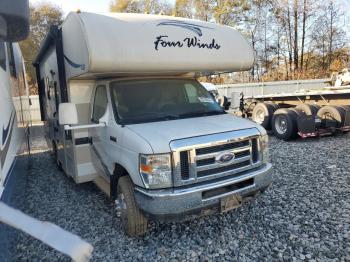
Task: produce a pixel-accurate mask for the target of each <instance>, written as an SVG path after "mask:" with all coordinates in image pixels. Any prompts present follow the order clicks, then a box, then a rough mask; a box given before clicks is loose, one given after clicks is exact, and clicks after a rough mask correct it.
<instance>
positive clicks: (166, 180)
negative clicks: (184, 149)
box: [140, 154, 172, 189]
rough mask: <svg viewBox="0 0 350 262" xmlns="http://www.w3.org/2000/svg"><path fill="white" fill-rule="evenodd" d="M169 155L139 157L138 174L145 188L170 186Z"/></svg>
mask: <svg viewBox="0 0 350 262" xmlns="http://www.w3.org/2000/svg"><path fill="white" fill-rule="evenodd" d="M171 173H172V172H171V157H170V154H160V155H140V174H141V177H142V179H143V182H144V183H145V185H146V187H147V188H151V189H154V188H165V187H171V186H172V176H171Z"/></svg>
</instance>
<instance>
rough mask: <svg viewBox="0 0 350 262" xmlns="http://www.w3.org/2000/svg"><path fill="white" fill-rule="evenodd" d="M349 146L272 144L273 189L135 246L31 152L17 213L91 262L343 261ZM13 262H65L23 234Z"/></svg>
mask: <svg viewBox="0 0 350 262" xmlns="http://www.w3.org/2000/svg"><path fill="white" fill-rule="evenodd" d="M349 139H350V135H341V136H337V137H325V138H322V139H308V140H297V141H294V142H289V143H286V142H282V141H279V140H277V139H275V138H273V137H271V138H270V153H271V159H272V162H273V165H274V167H273V184H272V186H271V187H270V188H269V189H268V190H267V191H266V193H265V194H263V195H261V196H260V197H258V198H257V199H256V200H254V201H252V202H250V203H248V204H246V205H244V206H243V207H241V208H239V209H238V210H236V211H233V212H229V213H227V214H218V215H212V216H209V217H203V218H200V219H197V220H193V221H189V222H185V223H171V224H164V223H152V224H151V229H150V232H149V233H148V234H147V235H146V236H144V237H141V238H129V237H127V236H125V234H124V233H123V231H122V229H121V226H120V224H119V219H118V218H117V217H116V215H115V212H114V211H113V206H112V204H111V203H110V202H109V201H108V200H107V198H106V197H105V196H104V195H103V194H102V193H101V192H100V191H99V190H98V189H97V188H96V186H95V185H94V184H92V183H86V184H83V185H75V184H74V183H73V181H72V180H71V179H69V178H67V177H66V176H65V175H64V174H63V173H61V172H59V171H58V170H57V168H56V167H55V165H54V162H53V161H52V159H51V157H50V155H49V154H48V153H47V152H38V153H37V154H35V155H34V156H33V163H32V167H31V169H30V170H29V175H28V178H27V179H28V187H27V189H26V190H27V192H26V194H27V196H28V197H27V198H26V199H25V200H24V202H23V208H22V210H23V211H24V212H26V213H28V214H30V215H32V216H34V217H36V218H38V219H41V220H47V221H51V222H53V223H56V224H57V225H59V226H61V227H62V228H64V229H67V230H69V231H72V232H74V233H76V234H78V235H80V236H81V237H82V238H84V239H85V240H87V241H88V242H90V243H91V244H92V245H93V246H94V253H93V259H92V260H93V261H110V260H113V261H121V260H123V261H137V260H140V261H141V260H143V261H154V260H159V261H165V260H173V261H178V260H194V261H222V260H228V261H233V260H239V261H260V260H264V261H273V260H298V261H299V260H308V261H333V260H334V261H350V171H349V163H350V154H349V152H350V143H349ZM34 144H35V146H36V147H42V146H44V141H43V140H40V139H38V138H37V139H35V141H34ZM14 260H16V261H19V260H26V261H27V260H29V261H37V260H40V261H41V260H47V261H57V260H60V261H62V260H68V261H69V259H68V258H67V257H65V256H63V255H61V254H59V253H58V252H56V251H54V250H52V249H51V248H49V247H47V246H45V245H44V244H42V243H40V242H39V241H36V240H33V239H32V238H30V237H28V236H26V235H25V234H20V240H19V242H18V244H17V252H16V257H14Z"/></svg>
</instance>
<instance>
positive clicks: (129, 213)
mask: <svg viewBox="0 0 350 262" xmlns="http://www.w3.org/2000/svg"><path fill="white" fill-rule="evenodd" d="M116 203H117V208H118V209H119V210H120V213H121V216H120V217H121V222H122V227H123V229H124V231H125V232H126V233H127V234H128V235H129V236H139V235H143V234H145V233H146V231H147V225H148V223H147V218H146V217H145V216H144V215H143V214H142V212H141V210H140V209H139V208H138V206H137V204H136V201H135V197H134V185H133V183H132V181H131V179H130V177H129V176H122V177H120V178H119V180H118V186H117V201H116Z"/></svg>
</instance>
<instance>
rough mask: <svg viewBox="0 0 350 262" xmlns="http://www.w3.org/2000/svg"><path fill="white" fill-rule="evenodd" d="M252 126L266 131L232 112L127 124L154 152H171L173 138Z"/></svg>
mask: <svg viewBox="0 0 350 262" xmlns="http://www.w3.org/2000/svg"><path fill="white" fill-rule="evenodd" d="M252 127H255V128H257V129H258V130H259V131H260V133H261V134H265V133H266V131H265V129H264V128H263V127H261V126H260V125H258V124H256V123H254V122H252V121H250V120H247V119H244V118H240V117H235V116H232V115H230V114H223V115H215V116H204V117H195V118H186V119H178V120H169V121H161V122H152V123H144V124H135V125H128V126H127V128H128V129H130V130H132V131H133V132H135V133H136V134H138V135H139V136H141V137H143V138H144V139H145V140H146V141H147V142H148V143H149V144H150V145H151V147H152V149H153V152H154V153H166V152H169V151H170V147H169V143H170V142H171V141H173V140H178V139H183V138H190V137H196V136H204V135H210V134H216V133H223V132H228V131H235V130H242V129H247V128H252Z"/></svg>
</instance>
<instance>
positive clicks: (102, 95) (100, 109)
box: [91, 85, 108, 123]
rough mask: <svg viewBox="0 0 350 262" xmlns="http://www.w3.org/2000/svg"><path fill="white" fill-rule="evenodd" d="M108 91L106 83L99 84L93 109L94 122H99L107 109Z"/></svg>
mask: <svg viewBox="0 0 350 262" xmlns="http://www.w3.org/2000/svg"><path fill="white" fill-rule="evenodd" d="M107 103H108V100H107V91H106V87H105V86H104V85H100V86H97V88H96V92H95V98H94V104H93V110H92V119H91V121H92V122H95V123H98V121H99V120H100V118H101V117H102V116H103V115H104V114H105V112H106V109H107Z"/></svg>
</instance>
